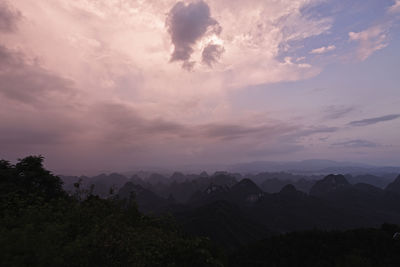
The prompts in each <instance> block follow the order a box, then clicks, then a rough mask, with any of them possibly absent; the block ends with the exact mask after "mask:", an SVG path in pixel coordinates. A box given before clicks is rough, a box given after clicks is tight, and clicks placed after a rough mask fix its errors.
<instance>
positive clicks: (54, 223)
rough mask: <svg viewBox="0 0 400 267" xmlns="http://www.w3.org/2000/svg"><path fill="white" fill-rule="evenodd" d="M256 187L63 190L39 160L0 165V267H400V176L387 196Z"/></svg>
mask: <svg viewBox="0 0 400 267" xmlns="http://www.w3.org/2000/svg"><path fill="white" fill-rule="evenodd" d="M272 175H274V176H276V175H277V174H272ZM253 177H254V176H253ZM255 177H257V179H258V180H257V179H255V181H256V182H257V183H255V182H254V181H253V180H252V179H249V178H252V177H249V178H244V179H243V177H242V176H240V175H238V174H234V175H232V174H229V173H215V174H214V175H208V174H206V173H202V174H200V175H184V174H181V173H174V174H173V175H172V176H171V178H170V180H168V179H166V178H165V177H164V176H162V175H160V174H150V175H149V176H148V177H147V178H150V179H149V180H146V179H144V178H141V177H139V176H133V177H131V178H127V177H125V176H123V175H120V174H111V175H99V176H97V177H94V178H89V177H80V178H79V177H64V180H65V181H67V184H64V185H63V181H62V180H61V179H60V178H59V177H57V176H55V175H53V174H52V173H51V172H50V171H48V170H46V169H45V168H44V167H43V158H42V157H40V156H39V157H35V156H30V157H26V158H24V159H21V160H19V161H18V163H16V164H15V165H13V164H11V163H10V162H8V161H4V160H2V161H0V200H1V201H0V249H1V251H2V257H0V265H1V266H327V267H329V266H363V267H364V266H399V264H400V256H399V254H398V251H399V249H400V240H398V239H399V238H398V237H399V235H397V237H396V238H394V235H395V233H396V232H399V231H400V228H399V227H398V226H397V224H400V191H399V187H398V184H399V182H400V176H399V177H398V178H397V179H395V180H394V181H393V182H392V183H390V184H389V185H388V186H387V187H386V188H385V189H381V188H379V187H375V186H373V185H370V184H366V183H355V184H354V183H353V184H352V183H351V182H349V181H348V178H349V177H345V176H343V175H328V176H326V177H321V178H320V179H317V180H315V181H313V179H314V178H316V177H315V176H313V177H312V179H309V180H306V182H307V183H309V182H310V183H311V182H312V185H311V186H310V188H309V192H310V193H307V192H304V191H300V190H297V189H296V187H295V186H294V185H292V184H286V185H285V186H283V188H281V189H280V191H279V192H277V193H267V192H265V191H264V190H262V188H261V187H260V186H259V185H262V184H264V185H265V181H267V180H268V179H270V177H271V175H269V174H267V173H264V174H261V175H258V176H255ZM262 177H263V179H264V180H263V179H261V178H262ZM281 177H283V178H284V179H285V181H287V177H290V179H293V180H295V181H302V179H305V178H304V177H295V176H290V175H287V174H284V173H282V174H281ZM294 177H295V178H294ZM366 177H367V178H368V179H372V180H374V179H375V178H373V177H371V176H366ZM297 178H298V179H297ZM350 178H351V177H350ZM96 187H98V188H97V189H96ZM65 190H67V191H65ZM385 222H388V223H389V224H388V223H386V224H384V223H385ZM381 225H382V226H381ZM356 228H359V229H356ZM318 229H319V230H318Z"/></svg>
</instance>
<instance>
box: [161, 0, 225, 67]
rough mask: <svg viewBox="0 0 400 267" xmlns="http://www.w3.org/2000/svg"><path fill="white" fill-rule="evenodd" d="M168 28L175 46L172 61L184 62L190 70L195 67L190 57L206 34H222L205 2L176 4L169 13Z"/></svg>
mask: <svg viewBox="0 0 400 267" xmlns="http://www.w3.org/2000/svg"><path fill="white" fill-rule="evenodd" d="M167 28H168V32H169V34H170V36H171V41H172V43H173V45H174V51H173V53H172V56H171V61H183V62H184V66H186V67H189V68H191V67H192V66H193V63H192V62H190V57H191V55H192V53H193V46H194V45H195V44H196V42H197V41H199V40H200V39H201V38H203V37H204V36H205V35H206V34H211V33H213V34H216V35H219V34H220V33H221V27H220V26H219V24H218V22H217V21H216V20H215V19H213V18H212V17H211V13H210V8H209V6H208V5H207V4H206V3H205V2H204V1H196V2H192V3H189V4H185V3H184V2H178V3H176V4H175V5H174V6H173V8H172V9H171V10H170V12H169V13H168V17H167ZM185 64H186V65H185Z"/></svg>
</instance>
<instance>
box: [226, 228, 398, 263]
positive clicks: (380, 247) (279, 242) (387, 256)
mask: <svg viewBox="0 0 400 267" xmlns="http://www.w3.org/2000/svg"><path fill="white" fill-rule="evenodd" d="M398 230H399V228H398V227H397V226H395V225H387V224H386V225H383V226H382V227H381V229H357V230H348V231H345V232H338V231H331V232H326V231H318V230H313V231H306V232H294V233H289V234H285V235H279V236H273V237H270V238H267V239H264V240H262V241H259V242H257V243H255V244H252V245H250V246H247V247H243V248H241V249H239V250H237V251H235V253H234V254H232V255H231V257H230V259H231V262H230V265H231V266H254V267H256V266H271V267H281V266H282V267H286V266H290V267H296V266H299V267H300V266H307V267H314V266H315V267H317V266H323V267H342V266H343V267H344V266H349V267H369V266H371V267H372V266H374V267H378V266H382V267H392V266H393V267H394V266H399V265H400V253H399V251H400V241H399V240H394V239H393V238H392V237H393V234H394V232H395V231H398Z"/></svg>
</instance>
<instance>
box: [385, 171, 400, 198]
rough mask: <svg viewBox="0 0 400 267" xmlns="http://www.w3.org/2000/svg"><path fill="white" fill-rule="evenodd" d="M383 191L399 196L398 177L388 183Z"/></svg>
mask: <svg viewBox="0 0 400 267" xmlns="http://www.w3.org/2000/svg"><path fill="white" fill-rule="evenodd" d="M385 190H386V191H389V192H394V193H398V194H400V175H399V176H397V178H396V179H395V180H394V181H393V182H392V183H390V184H389V185H388V186H387V187H386V189H385Z"/></svg>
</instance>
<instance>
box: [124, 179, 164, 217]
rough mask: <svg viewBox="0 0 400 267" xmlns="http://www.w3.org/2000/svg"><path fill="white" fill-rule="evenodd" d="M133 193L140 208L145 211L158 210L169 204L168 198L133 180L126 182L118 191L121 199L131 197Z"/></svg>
mask: <svg viewBox="0 0 400 267" xmlns="http://www.w3.org/2000/svg"><path fill="white" fill-rule="evenodd" d="M131 194H134V198H135V200H136V202H137V204H138V208H139V210H140V211H142V212H145V213H148V212H154V211H157V210H159V209H160V208H161V207H163V206H166V205H168V204H169V203H168V201H167V200H166V199H163V198H161V197H159V196H157V195H156V194H154V193H153V192H151V191H150V190H148V189H145V188H143V187H142V186H140V185H135V184H133V183H132V182H128V183H126V184H125V185H124V186H123V187H122V188H121V189H120V190H119V192H118V196H119V197H120V198H121V199H129V198H130V197H131Z"/></svg>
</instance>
